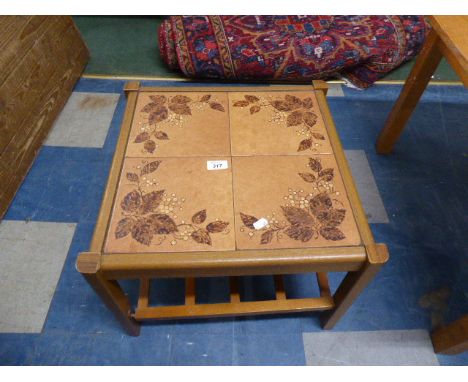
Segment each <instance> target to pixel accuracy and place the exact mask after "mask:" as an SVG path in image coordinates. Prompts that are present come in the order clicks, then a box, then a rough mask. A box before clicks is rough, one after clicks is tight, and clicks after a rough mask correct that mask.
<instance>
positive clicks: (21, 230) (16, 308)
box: [0, 220, 76, 333]
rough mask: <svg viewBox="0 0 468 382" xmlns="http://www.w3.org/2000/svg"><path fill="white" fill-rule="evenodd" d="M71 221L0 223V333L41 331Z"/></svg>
mask: <svg viewBox="0 0 468 382" xmlns="http://www.w3.org/2000/svg"><path fill="white" fill-rule="evenodd" d="M75 228H76V224H74V223H49V222H35V221H30V222H25V221H14V220H3V221H2V222H1V223H0V248H1V251H0V296H1V303H0V333H2V332H3V333H40V332H41V330H42V327H43V325H44V321H45V319H46V316H47V312H48V310H49V306H50V303H51V301H52V297H53V295H54V292H55V288H56V286H57V283H58V280H59V278H60V274H61V272H62V268H63V264H64V262H65V259H66V257H67V253H68V250H69V247H70V244H71V241H72V238H73V235H74V232H75Z"/></svg>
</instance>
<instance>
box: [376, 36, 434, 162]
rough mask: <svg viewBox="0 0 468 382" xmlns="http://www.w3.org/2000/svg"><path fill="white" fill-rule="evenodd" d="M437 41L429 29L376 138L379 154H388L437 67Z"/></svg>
mask: <svg viewBox="0 0 468 382" xmlns="http://www.w3.org/2000/svg"><path fill="white" fill-rule="evenodd" d="M439 42H440V40H439V37H438V36H437V33H436V32H435V31H434V30H433V29H431V31H430V32H429V34H428V36H427V39H426V42H425V43H424V46H423V48H422V50H421V53H420V54H419V56H418V58H417V60H416V63H415V65H414V67H413V69H412V70H411V73H410V74H409V76H408V78H407V80H406V82H405V86H404V87H403V90H402V91H401V93H400V96H399V97H398V100H397V101H396V104H395V105H394V106H393V109H392V111H391V112H390V115H389V116H388V118H387V121H386V122H385V126H384V128H383V129H382V131H381V132H380V134H379V136H378V138H377V143H376V149H377V152H378V153H379V154H388V153H390V152H391V151H392V149H393V146H394V144H395V142H396V141H397V140H398V138H399V137H400V134H401V133H402V131H403V129H404V128H405V125H406V122H407V121H408V119H409V118H410V117H411V114H412V113H413V110H414V108H415V107H416V105H417V104H418V101H419V98H421V95H422V93H423V92H424V89H426V86H427V84H428V82H429V80H430V79H431V76H432V74H433V73H434V71H435V70H436V69H437V66H438V65H439V62H440V60H441V58H442V53H441V52H440V49H439V48H438V44H439Z"/></svg>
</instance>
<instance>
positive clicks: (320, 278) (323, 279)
mask: <svg viewBox="0 0 468 382" xmlns="http://www.w3.org/2000/svg"><path fill="white" fill-rule="evenodd" d="M316 276H317V284H318V286H319V289H320V296H321V297H328V296H331V292H330V285H329V283H328V275H327V274H326V273H324V272H317V273H316Z"/></svg>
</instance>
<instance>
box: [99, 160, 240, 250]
mask: <svg viewBox="0 0 468 382" xmlns="http://www.w3.org/2000/svg"><path fill="white" fill-rule="evenodd" d="M207 160H227V161H228V164H229V168H228V169H226V170H215V171H208V170H207ZM230 162H231V161H230V159H229V157H215V158H206V157H197V158H159V159H157V160H156V159H154V158H151V159H145V158H127V159H126V160H125V162H124V166H123V171H122V176H121V180H120V184H119V188H118V191H117V197H116V200H115V205H114V209H113V212H112V217H111V223H110V227H109V232H108V235H107V240H106V246H105V252H106V253H140V252H141V253H143V252H185V251H215V250H216V251H222V250H233V249H235V238H234V217H233V200H232V170H231V163H230Z"/></svg>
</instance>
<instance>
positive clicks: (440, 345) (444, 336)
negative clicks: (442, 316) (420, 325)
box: [431, 314, 468, 354]
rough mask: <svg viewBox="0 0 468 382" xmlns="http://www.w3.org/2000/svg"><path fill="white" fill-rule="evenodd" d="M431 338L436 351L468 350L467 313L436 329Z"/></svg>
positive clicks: (455, 351) (450, 352) (445, 352)
mask: <svg viewBox="0 0 468 382" xmlns="http://www.w3.org/2000/svg"><path fill="white" fill-rule="evenodd" d="M431 339H432V345H433V346H434V351H435V352H436V353H443V354H458V353H462V352H464V351H468V314H466V315H464V316H463V317H461V318H459V319H458V320H456V321H455V322H452V323H451V324H450V325H447V326H444V327H441V328H439V329H436V330H435V331H434V333H432V335H431Z"/></svg>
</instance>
